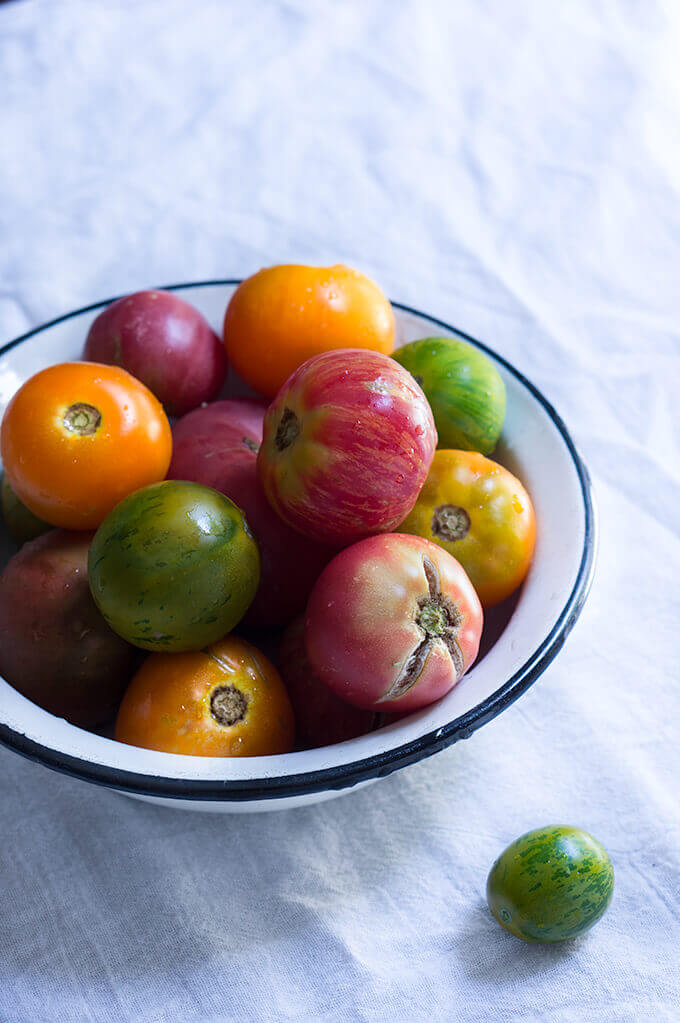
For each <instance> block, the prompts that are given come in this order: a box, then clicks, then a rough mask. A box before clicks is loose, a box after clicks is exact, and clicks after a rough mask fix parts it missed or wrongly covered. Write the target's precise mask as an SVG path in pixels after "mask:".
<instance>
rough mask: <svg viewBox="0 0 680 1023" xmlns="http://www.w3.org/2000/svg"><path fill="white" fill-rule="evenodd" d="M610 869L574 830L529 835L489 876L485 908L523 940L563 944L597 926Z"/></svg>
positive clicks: (607, 897) (595, 846)
mask: <svg viewBox="0 0 680 1023" xmlns="http://www.w3.org/2000/svg"><path fill="white" fill-rule="evenodd" d="M613 890H614V869H613V867H612V863H611V860H610V859H609V856H608V855H607V852H606V850H605V849H604V848H603V846H602V845H600V843H599V842H598V841H597V839H595V838H593V837H592V835H589V834H588V832H587V831H581V829H580V828H569V827H549V828H538V829H537V830H536V831H529V832H527V834H526V835H522V836H521V837H520V838H518V839H517V841H516V842H513V843H512V844H511V845H509V846H508V848H507V849H506V850H505V851H504V852H502V853H501V855H500V856H499V857H498V859H497V860H496V862H495V863H494V865H493V867H492V868H491V872H490V873H489V878H488V881H487V888H486V894H487V899H488V903H489V909H490V910H491V912H492V913H493V915H494V916H495V918H496V920H498V923H499V924H500V925H501V927H504V928H505V929H506V931H510V933H511V934H514V935H515V937H517V938H523V939H524V941H534V942H555V941H566V940H567V939H569V938H576V937H578V935H579V934H583V933H584V931H587V930H588V929H589V928H590V927H592V926H593V925H594V924H596V923H597V921H598V920H599V919H600V917H602V916H603V915H604V913H605V911H606V910H607V907H608V906H609V903H610V901H611V897H612V892H613Z"/></svg>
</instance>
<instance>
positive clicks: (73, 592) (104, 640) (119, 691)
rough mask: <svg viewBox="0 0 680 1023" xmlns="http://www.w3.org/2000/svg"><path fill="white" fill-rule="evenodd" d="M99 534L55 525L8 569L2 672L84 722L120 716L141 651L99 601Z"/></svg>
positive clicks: (0, 600) (0, 625)
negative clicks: (91, 564)
mask: <svg viewBox="0 0 680 1023" xmlns="http://www.w3.org/2000/svg"><path fill="white" fill-rule="evenodd" d="M91 539H92V536H91V534H90V533H85V532H78V533H74V532H67V531H66V530H62V529H53V530H51V531H50V532H49V533H47V534H45V535H44V536H40V537H38V538H37V539H35V540H31V541H29V542H28V543H25V544H24V546H23V547H22V548H21V550H20V551H19V553H18V554H15V555H14V557H13V558H12V559H11V561H10V562H9V563H8V564H7V565H6V566H5V569H4V571H3V573H2V575H0V675H2V677H3V678H4V679H6V680H7V682H9V684H10V685H11V686H14V688H15V689H18V691H19V692H20V693H23V695H24V696H26V697H27V698H28V699H29V700H31V701H32V702H33V703H36V704H37V705H38V706H39V707H42V708H43V709H44V710H47V711H49V712H50V713H51V714H55V715H56V716H57V717H63V718H66V719H67V720H68V721H70V722H71V723H72V724H74V725H79V726H81V727H83V728H90V727H92V726H93V725H98V724H101V723H102V722H104V721H108V720H109V719H110V718H112V717H113V715H114V714H115V711H116V708H117V706H118V702H119V700H120V698H121V696H122V695H123V690H124V688H125V685H126V683H127V681H128V679H129V678H130V675H131V674H132V671H133V670H134V663H135V659H136V655H137V653H138V651H136V650H134V648H133V647H131V646H128V644H127V643H125V642H124V641H123V640H122V639H121V638H120V636H117V635H116V633H115V632H113V630H112V629H110V628H109V626H108V625H107V624H106V622H105V621H104V619H103V618H102V616H101V614H100V613H99V611H98V610H97V608H96V606H95V603H94V601H93V599H92V596H91V594H90V588H89V586H88V583H87V555H88V550H89V547H90V541H91Z"/></svg>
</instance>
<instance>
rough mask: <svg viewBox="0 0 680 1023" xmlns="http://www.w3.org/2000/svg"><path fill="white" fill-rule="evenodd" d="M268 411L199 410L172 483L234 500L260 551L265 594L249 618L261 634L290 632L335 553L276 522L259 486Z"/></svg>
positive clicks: (183, 424) (256, 407)
mask: <svg viewBox="0 0 680 1023" xmlns="http://www.w3.org/2000/svg"><path fill="white" fill-rule="evenodd" d="M266 407H267V406H266V404H265V403H264V402H260V401H258V400H249V399H244V398H234V399H230V400H228V401H216V402H214V403H213V404H212V405H206V406H205V407H204V408H199V409H195V410H194V411H193V412H190V413H189V414H188V415H186V416H183V417H182V419H180V420H178V422H176V423H175V425H174V427H173V431H172V436H173V453H172V461H171V463H170V469H169V470H168V478H169V479H182V480H193V481H194V482H195V483H203V484H204V485H205V486H208V487H213V488H214V489H215V490H219V491H221V492H222V493H223V494H226V495H227V497H229V498H231V500H232V501H234V503H235V504H237V505H238V507H239V508H240V509H241V511H243V512H244V514H245V517H246V519H247V521H248V525H249V526H250V528H251V530H252V532H253V534H254V536H255V539H256V540H257V544H258V547H259V548H260V562H261V567H260V587H259V589H258V591H257V595H256V597H255V600H254V601H253V603H252V604H251V605H250V608H249V609H248V612H247V614H246V616H245V618H244V621H245V622H246V623H249V624H251V625H258V626H275V625H286V624H287V623H288V622H289V621H291V619H292V618H294V617H295V616H296V615H298V614H300V612H301V611H303V610H304V607H305V603H306V601H307V597H308V596H309V593H310V590H311V589H312V586H313V585H314V583H315V582H316V580H317V578H318V577H319V574H320V572H321V570H322V569H323V567H324V566H325V565H326V564H327V563H328V561H329V560H330V559H331V558H332V557H333V555H334V554H335V553H336V550H335V548H332V547H327V546H325V545H322V544H319V543H312V542H310V541H309V540H305V538H304V537H302V536H300V534H299V533H296V532H295V531H294V530H292V529H291V528H290V527H289V526H287V525H286V523H285V522H283V521H282V519H280V518H279V516H278V515H277V514H276V512H275V511H274V509H273V508H272V507H271V505H270V504H269V502H268V501H267V498H266V497H265V494H264V492H263V490H262V487H261V485H260V482H259V480H258V478H257V468H256V460H257V452H258V449H259V446H260V442H261V440H262V420H263V418H264V413H265V410H266Z"/></svg>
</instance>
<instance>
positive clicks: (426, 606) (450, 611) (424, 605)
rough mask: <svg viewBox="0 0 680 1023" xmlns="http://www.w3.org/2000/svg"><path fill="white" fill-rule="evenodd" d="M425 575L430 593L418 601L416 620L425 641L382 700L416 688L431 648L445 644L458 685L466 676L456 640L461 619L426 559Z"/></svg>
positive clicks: (413, 652) (432, 564)
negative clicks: (461, 677)
mask: <svg viewBox="0 0 680 1023" xmlns="http://www.w3.org/2000/svg"><path fill="white" fill-rule="evenodd" d="M423 572H424V573H425V578H426V579H427V588H428V593H427V595H426V596H422V597H419V599H418V610H417V612H416V615H415V619H414V620H415V624H416V625H417V626H418V628H419V629H420V630H421V632H422V634H423V638H422V639H421V641H420V642H419V643H418V646H417V647H415V649H414V650H413V651H412V652H411V654H410V655H409V657H408V660H407V661H406V663H405V664H404V666H403V667H402V669H401V671H400V672H399V674H398V675H397V677H396V679H395V680H394V682H393V683H392V685H391V686H390V688H389V690H388V691H387V692H386V693H385V695H384V696H382V697H381V700H395V699H398V698H399V697H400V696H403V695H404V694H405V693H407V692H408V691H409V689H412V688H413V686H414V685H415V684H416V682H417V681H418V679H419V678H420V676H421V674H422V672H423V668H424V667H425V663H426V661H427V659H428V657H429V655H430V652H431V651H432V648H433V647H434V646H435V644H437V643H443V644H444V646H445V647H446V649H447V650H448V652H449V655H450V657H451V661H452V662H453V666H454V668H455V670H456V681H458V679H459V678H460V676H461V675H462V674H463V666H464V665H463V655H462V653H461V650H460V647H459V646H458V642H457V640H456V636H457V635H458V629H459V628H460V625H461V622H462V616H461V614H460V611H459V610H458V608H457V607H456V605H455V604H454V602H453V601H452V600H450V598H449V597H447V596H446V594H444V593H442V590H441V581H440V578H439V572H438V571H437V566H436V565H435V564H434V562H433V561H430V559H429V558H423Z"/></svg>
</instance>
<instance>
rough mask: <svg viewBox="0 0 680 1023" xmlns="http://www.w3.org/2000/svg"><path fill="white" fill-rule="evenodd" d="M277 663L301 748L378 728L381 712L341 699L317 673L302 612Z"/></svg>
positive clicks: (287, 634)
mask: <svg viewBox="0 0 680 1023" xmlns="http://www.w3.org/2000/svg"><path fill="white" fill-rule="evenodd" d="M276 663H277V666H278V669H279V671H280V672H281V678H282V679H283V681H284V684H285V686H286V689H287V690H288V695H289V697H290V700H291V703H292V704H293V710H294V711H295V734H296V746H297V748H298V749H317V748H318V747H319V746H332V745H333V744H334V743H336V742H346V741H347V740H348V739H355V738H356V737H357V736H358V735H365V734H366V732H371V731H373V729H374V728H377V727H378V723H379V722H380V719H381V717H382V715H380V714H377V713H376V712H375V711H372V710H363V709H362V708H360V707H354V706H352V704H351V703H346V702H345V701H344V700H341V699H340V697H339V696H336V695H335V693H334V692H333V691H332V690H331V689H329V688H328V686H326V685H324V683H323V682H321V681H320V679H319V678H318V676H317V675H315V674H314V671H313V670H312V666H311V664H310V663H309V658H308V657H307V651H306V650H305V619H304V616H303V615H301V616H300V617H299V618H296V620H295V621H294V622H291V624H290V625H289V626H288V628H287V629H286V631H285V633H284V635H283V639H282V641H281V645H280V647H279V652H278V656H277V659H276Z"/></svg>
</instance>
